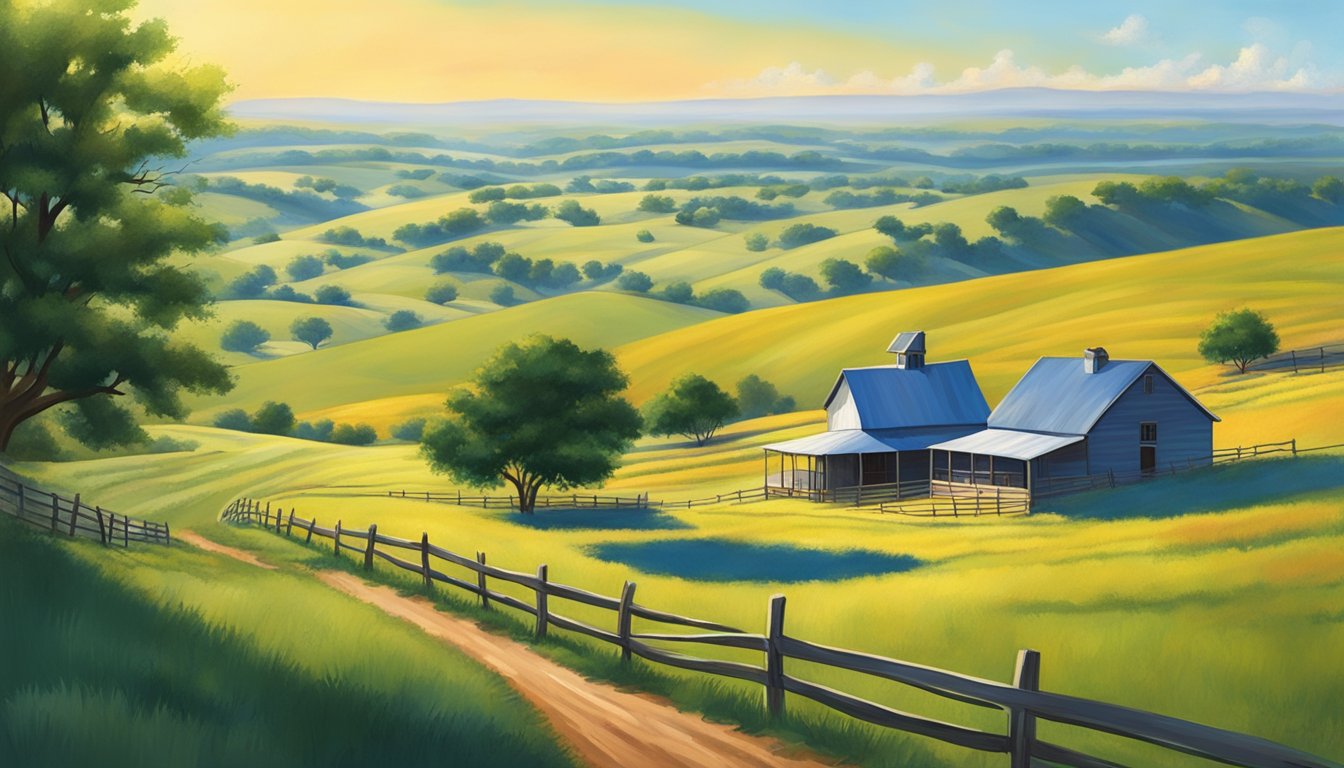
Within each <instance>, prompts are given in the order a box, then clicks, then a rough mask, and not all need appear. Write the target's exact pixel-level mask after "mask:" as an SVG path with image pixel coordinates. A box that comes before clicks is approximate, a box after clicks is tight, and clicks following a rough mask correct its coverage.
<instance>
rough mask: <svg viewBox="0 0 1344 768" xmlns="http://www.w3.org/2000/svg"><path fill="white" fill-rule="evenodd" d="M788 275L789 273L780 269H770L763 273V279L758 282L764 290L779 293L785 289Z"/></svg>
mask: <svg viewBox="0 0 1344 768" xmlns="http://www.w3.org/2000/svg"><path fill="white" fill-rule="evenodd" d="M788 274H789V273H788V272H785V271H784V270H782V269H780V268H779V267H768V268H766V269H765V270H764V271H762V272H761V278H760V280H759V281H758V282H759V283H760V285H761V287H762V288H765V289H767V290H771V291H778V290H781V289H783V287H784V278H785V277H787V276H788Z"/></svg>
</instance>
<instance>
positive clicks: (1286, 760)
mask: <svg viewBox="0 0 1344 768" xmlns="http://www.w3.org/2000/svg"><path fill="white" fill-rule="evenodd" d="M221 520H223V521H226V522H232V523H256V524H259V525H261V526H263V527H265V528H267V529H269V530H273V531H275V532H276V533H278V534H281V535H284V536H287V537H294V536H299V535H301V536H303V537H304V541H305V542H306V543H309V544H311V543H312V541H313V537H315V536H316V537H319V538H323V539H329V540H331V546H332V552H333V554H334V555H336V556H340V555H341V554H342V553H343V552H351V553H354V554H355V555H356V556H357V557H360V558H362V560H363V565H364V569H365V570H372V569H373V567H374V560H375V558H378V559H382V560H385V561H387V562H388V563H391V564H392V565H393V566H395V567H397V568H400V569H402V570H405V571H409V572H411V573H414V574H417V575H419V576H420V577H421V579H423V581H424V584H425V587H426V588H427V589H430V590H432V589H434V588H435V585H436V584H446V585H449V586H451V587H454V588H456V589H460V590H463V591H465V592H468V593H471V594H473V595H476V596H477V597H478V598H479V599H480V601H481V605H482V606H483V607H485V608H490V607H491V606H492V605H502V606H506V607H508V608H512V609H514V610H518V611H521V612H523V613H525V614H527V615H529V616H531V617H533V619H534V621H535V625H534V627H535V629H534V631H535V634H536V636H537V637H538V638H544V637H546V635H547V633H548V632H549V631H550V630H551V629H552V628H555V629H562V630H568V631H571V632H576V633H578V634H582V635H586V636H588V637H592V638H595V639H597V640H599V641H602V642H605V643H610V644H612V645H614V646H616V647H617V648H619V649H620V653H621V658H622V660H623V661H629V660H630V659H631V658H632V657H633V656H639V657H640V658H643V659H646V660H648V661H651V662H653V663H656V664H665V665H668V666H672V667H678V668H681V669H688V670H694V671H698V672H703V673H706V674H710V675H717V676H721V677H728V678H734V679H738V680H745V681H748V682H752V683H756V684H758V685H761V686H763V687H764V689H765V705H766V708H767V711H768V712H769V713H770V715H771V716H773V717H778V716H779V715H781V714H783V711H784V705H785V696H786V695H787V694H793V695H796V696H802V697H804V698H806V699H810V700H812V701H815V702H818V703H820V704H822V705H823V706H825V707H828V708H830V709H833V710H835V711H838V712H841V713H844V714H846V715H849V716H851V717H854V718H857V719H859V720H863V721H866V722H869V723H873V724H876V725H878V726H883V727H888V728H894V729H899V730H902V731H906V732H909V733H915V734H919V735H922V736H927V737H930V738H934V739H939V740H941V741H944V742H948V743H951V744H956V745H960V746H962V747H965V748H967V749H973V750H979V751H983V752H992V753H1000V754H1007V755H1009V756H1010V760H1009V764H1010V766H1011V768H1029V766H1031V765H1032V761H1033V759H1037V760H1043V761H1049V762H1051V763H1055V764H1062V765H1067V766H1075V767H1076V768H1118V764H1117V763H1113V762H1110V761H1107V760H1104V759H1101V758H1097V757H1092V756H1090V755H1087V754H1084V753H1082V752H1078V751H1075V750H1072V749H1069V748H1067V747H1064V746H1060V745H1058V744H1054V743H1051V742H1047V741H1044V740H1042V739H1040V738H1038V737H1037V735H1036V725H1037V721H1039V720H1046V721H1051V722H1057V723H1065V724H1068V725H1072V726H1077V727H1080V728H1085V729H1091V730H1095V731H1100V732H1104V733H1108V734H1114V735H1118V736H1123V737H1127V738H1130V739H1135V740H1138V741H1142V742H1147V743H1149V744H1154V745H1157V746H1159V747H1163V748H1166V749H1169V750H1173V751H1177V752H1184V753H1187V754H1191V755H1196V756H1199V757H1204V758H1207V759H1210V760H1215V761H1219V762H1223V763H1227V764H1230V765H1237V766H1244V767H1245V768H1289V767H1290V766H1295V767H1296V768H1344V766H1340V765H1338V764H1336V763H1332V762H1330V761H1328V760H1325V759H1323V758H1320V757H1316V756H1314V755H1310V754H1307V753H1305V752H1302V751H1299V750H1296V749H1292V748H1290V747H1286V746H1283V745H1280V744H1276V743H1274V742H1271V741H1268V740H1265V739H1261V738H1258V737H1255V736H1249V735H1246V734H1240V733H1234V732H1231V731H1225V730H1221V729H1218V728H1212V727H1210V726H1206V725H1200V724H1198V723H1193V722H1189V721H1186V720H1180V719H1177V718H1174V717H1167V716H1165V715H1159V714H1154V713H1151V712H1144V711H1141V710H1136V709H1131V708H1128V707H1121V706H1117V705H1114V704H1107V703H1104V702H1099V701H1092V700H1088V699H1082V698H1077V697H1073V696H1067V695H1063V694H1058V693H1049V692H1046V691H1042V690H1040V684H1039V683H1040V663H1041V659H1040V654H1039V653H1037V652H1036V651H1032V650H1023V651H1020V652H1019V653H1018V656H1017V666H1016V671H1015V673H1014V675H1013V681H1012V682H1011V683H1001V682H996V681H992V680H985V679H981V678H977V677H972V676H969V675H963V674H959V673H956V672H950V671H946V670H941V669H936V668H932V667H926V666H921V665H918V664H912V663H909V662H905V661H899V660H897V659H890V658H884V657H881V656H874V655H871V654H866V653H860V652H858V651H851V650H845V649H842V648H832V647H828V646H825V645H820V644H817V643H813V642H810V641H807V640H803V639H801V638H796V637H793V636H791V635H788V634H786V633H785V626H784V615H785V614H784V609H785V604H786V603H785V597H784V596H783V595H775V596H773V597H772V598H770V602H769V609H768V613H767V617H768V618H767V622H766V630H765V632H764V633H763V634H757V633H752V632H746V631H743V630H740V629H735V628H733V627H730V626H727V625H725V624H720V623H717V622H713V621H705V620H702V619H695V618H690V617H686V616H680V615H677V614H673V613H667V612H665V611H659V610H656V609H653V608H650V607H647V606H643V605H640V604H638V603H636V602H635V583H634V582H633V581H626V582H625V584H624V586H623V587H622V589H621V594H620V596H619V597H612V596H608V595H602V594H598V593H596V592H591V591H588V590H585V589H580V588H578V587H573V586H568V585H565V584H561V583H559V582H555V581H551V580H550V578H549V573H548V570H547V567H546V565H544V564H543V565H541V566H539V567H538V568H537V570H536V573H535V574H534V573H531V572H523V571H514V570H508V569H505V568H500V567H498V566H495V565H490V564H487V562H486V556H485V553H484V552H476V553H475V556H474V557H472V556H468V555H465V554H459V553H456V552H452V551H450V550H447V549H444V548H442V547H438V546H435V545H434V544H432V543H430V541H429V534H427V533H424V534H421V536H420V539H419V540H412V539H402V538H397V537H395V536H388V535H386V534H382V533H379V532H378V526H377V525H376V524H375V525H370V526H369V527H368V528H367V529H360V530H355V529H348V528H345V527H343V526H342V523H341V521H340V520H337V521H336V522H335V524H334V526H333V527H330V528H326V527H322V526H319V525H317V522H316V520H311V519H310V520H305V519H303V518H299V517H296V516H295V515H294V510H293V509H291V510H290V511H289V512H288V514H286V513H285V512H284V511H283V510H282V509H279V508H277V509H276V510H275V511H274V512H272V511H271V505H270V503H269V502H268V503H266V504H265V505H264V506H263V505H262V504H261V503H260V502H257V501H254V500H252V499H239V500H237V501H235V502H233V503H232V504H230V505H229V507H228V508H227V509H226V510H225V511H224V512H223V513H222V515H221ZM393 552H396V553H397V554H393ZM445 564H447V565H449V566H457V567H460V568H463V569H465V570H466V571H467V572H469V573H470V574H471V575H470V576H466V577H465V578H459V577H457V576H452V575H449V574H447V573H444V572H443V570H447V567H446V566H445ZM441 569H442V570H441ZM492 580H493V581H495V582H506V583H510V584H514V585H519V586H521V587H523V588H524V589H526V590H530V591H531V592H532V599H531V600H524V599H519V598H517V597H515V596H513V595H509V594H505V593H503V592H500V591H498V588H492V587H491V581H492ZM553 598H554V599H557V600H568V601H572V602H575V603H580V604H583V605H587V606H593V607H596V608H599V609H603V610H606V611H610V612H611V613H612V614H613V616H612V621H611V622H610V623H609V624H608V625H607V626H605V627H599V626H595V625H594V624H590V623H587V622H583V621H579V620H577V619H574V618H570V617H567V616H565V615H563V614H561V613H558V612H556V611H555V610H554V608H553V607H552V605H551V600H552V599H553ZM635 619H641V620H644V621H648V622H654V623H657V624H664V625H671V626H675V627H682V628H689V629H690V630H698V631H696V632H694V633H687V632H686V631H685V630H683V631H680V632H671V633H668V632H635V631H634V620H635ZM652 643H684V644H688V645H700V646H712V647H718V648H732V649H742V650H747V651H756V652H759V653H761V654H762V657H763V661H762V663H761V664H759V665H758V664H748V663H743V662H739V661H728V660H723V659H713V658H703V657H699V656H690V655H686V654H683V653H677V652H673V651H669V650H664V649H663V648H660V647H656V646H655V645H653V644H652ZM792 660H796V661H801V662H806V663H811V664H819V665H823V666H828V667H832V668H836V669H842V670H849V671H851V672H857V673H861V674H867V675H872V676H874V677H877V678H881V679H884V680H888V681H891V682H894V683H900V684H904V685H906V686H910V687H913V688H916V689H919V690H922V691H926V692H928V693H932V694H935V695H938V696H942V697H945V698H948V699H951V700H954V701H958V702H962V703H964V704H969V705H973V706H978V707H984V708H988V709H997V710H1001V711H1002V712H1003V713H1004V714H1005V715H1006V718H1005V727H1004V729H1003V732H995V731H982V730H978V729H974V728H968V727H964V726H961V725H956V724H953V723H947V722H943V721H939V720H934V719H930V718H926V717H922V716H919V715H915V714H910V713H907V712H903V711H900V710H898V709H894V708H892V707H888V706H886V705H883V704H879V703H876V702H872V701H868V700H866V699H863V698H860V697H858V696H854V695H852V694H848V693H845V692H843V691H839V690H835V689H833V688H829V687H826V686H823V685H819V684H817V683H813V682H809V681H807V680H805V679H803V678H801V677H799V676H796V675H794V674H790V673H789V672H788V671H786V670H787V665H788V663H789V662H790V661H792Z"/></svg>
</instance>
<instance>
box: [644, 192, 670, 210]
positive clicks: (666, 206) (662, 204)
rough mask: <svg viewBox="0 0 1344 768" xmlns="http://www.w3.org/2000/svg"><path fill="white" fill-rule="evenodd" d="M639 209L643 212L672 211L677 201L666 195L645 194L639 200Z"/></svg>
mask: <svg viewBox="0 0 1344 768" xmlns="http://www.w3.org/2000/svg"><path fill="white" fill-rule="evenodd" d="M639 210H641V211H644V212H645V213H672V212H673V211H675V210H677V201H676V200H673V199H672V198H670V197H668V196H667V195H645V196H644V197H643V198H641V199H640V201H639Z"/></svg>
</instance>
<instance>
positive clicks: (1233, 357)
mask: <svg viewBox="0 0 1344 768" xmlns="http://www.w3.org/2000/svg"><path fill="white" fill-rule="evenodd" d="M1278 351H1279V334H1278V333H1277V332H1276V331H1275V330H1274V326H1273V325H1272V324H1271V323H1270V322H1269V320H1268V319H1267V318H1266V317H1265V316H1264V315H1263V314H1261V313H1260V312H1256V311H1255V310H1253V309H1239V310H1236V311H1234V312H1221V313H1219V314H1218V316H1217V317H1215V318H1214V320H1213V324H1212V325H1210V326H1209V327H1208V328H1206V329H1204V332H1203V333H1201V334H1200V335H1199V354H1200V356H1201V357H1203V358H1204V359H1205V360H1208V361H1209V362H1211V363H1231V364H1232V365H1234V366H1236V368H1237V370H1238V371H1240V372H1241V373H1245V372H1246V366H1248V365H1250V364H1251V362H1252V361H1254V360H1256V359H1257V358H1261V357H1266V356H1268V355H1272V354H1274V353H1275V352H1278Z"/></svg>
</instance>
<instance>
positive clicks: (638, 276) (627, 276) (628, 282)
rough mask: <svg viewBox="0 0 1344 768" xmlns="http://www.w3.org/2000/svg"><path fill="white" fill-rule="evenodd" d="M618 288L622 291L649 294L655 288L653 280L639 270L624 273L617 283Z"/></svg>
mask: <svg viewBox="0 0 1344 768" xmlns="http://www.w3.org/2000/svg"><path fill="white" fill-rule="evenodd" d="M616 287H618V288H620V289H621V290H622V291H634V292H635V293H648V292H649V290H650V289H651V288H653V278H651V277H649V276H648V275H646V274H644V273H643V272H640V271H638V270H633V269H632V270H628V271H626V272H624V273H623V274H622V275H621V277H620V279H618V280H617V281H616Z"/></svg>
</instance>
